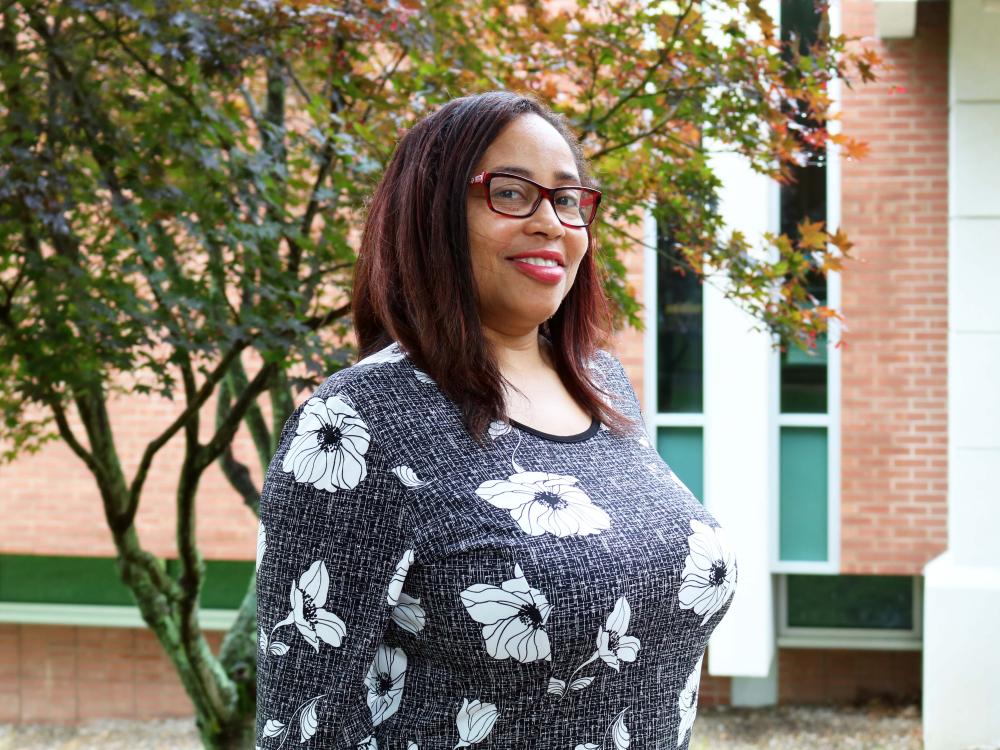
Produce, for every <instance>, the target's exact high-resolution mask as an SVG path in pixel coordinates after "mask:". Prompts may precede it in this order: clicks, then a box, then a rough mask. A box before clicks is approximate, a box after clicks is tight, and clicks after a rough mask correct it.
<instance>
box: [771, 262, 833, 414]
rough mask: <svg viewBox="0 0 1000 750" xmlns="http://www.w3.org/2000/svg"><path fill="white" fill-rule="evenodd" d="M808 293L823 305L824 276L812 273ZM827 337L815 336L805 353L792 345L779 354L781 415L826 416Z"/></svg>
mask: <svg viewBox="0 0 1000 750" xmlns="http://www.w3.org/2000/svg"><path fill="white" fill-rule="evenodd" d="M807 288H808V290H809V293H810V294H811V295H813V296H814V297H815V298H816V299H817V300H818V304H820V305H824V304H826V300H827V296H826V277H825V276H823V275H822V274H813V275H812V276H811V278H810V282H809V284H808V287H807ZM826 376H827V335H826V334H825V333H824V334H823V335H821V336H817V337H816V348H815V349H814V350H813V351H812V352H811V353H807V352H804V351H802V350H801V349H799V348H798V347H797V346H795V345H794V344H789V346H788V350H787V351H785V352H782V354H781V411H782V413H784V414H792V413H796V414H802V413H808V414H826V412H827V409H828V408H829V406H828V403H827V401H828V398H827V386H826Z"/></svg>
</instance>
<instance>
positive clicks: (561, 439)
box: [510, 419, 601, 443]
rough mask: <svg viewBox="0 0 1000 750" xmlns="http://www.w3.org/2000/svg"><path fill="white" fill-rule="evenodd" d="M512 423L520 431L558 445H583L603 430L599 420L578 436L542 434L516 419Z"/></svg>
mask: <svg viewBox="0 0 1000 750" xmlns="http://www.w3.org/2000/svg"><path fill="white" fill-rule="evenodd" d="M510 423H511V424H512V425H513V426H514V427H517V428H518V429H519V430H524V431H525V432H529V433H531V434H532V435H534V436H536V437H540V438H542V439H543V440H552V441H553V442H556V443H581V442H583V441H584V440H587V439H588V438H591V437H593V436H594V435H595V434H597V431H598V430H600V429H601V423H600V421H599V420H597V419H592V420H591V422H590V427H588V428H587V429H586V430H584V431H583V432H578V433H577V434H576V435H553V434H552V433H551V432H542V431H541V430H536V429H535V428H534V427H529V426H528V425H526V424H524V423H522V422H518V421H517V420H516V419H511V420H510Z"/></svg>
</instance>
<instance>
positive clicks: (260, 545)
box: [254, 521, 267, 570]
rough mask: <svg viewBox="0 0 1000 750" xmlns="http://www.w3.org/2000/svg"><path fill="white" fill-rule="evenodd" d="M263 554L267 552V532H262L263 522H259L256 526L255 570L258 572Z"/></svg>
mask: <svg viewBox="0 0 1000 750" xmlns="http://www.w3.org/2000/svg"><path fill="white" fill-rule="evenodd" d="M265 552H267V532H266V531H265V530H264V522H263V521H261V522H260V524H259V525H258V526H257V565H256V567H255V568H254V569H255V570H260V562H261V560H263V559H264V553H265Z"/></svg>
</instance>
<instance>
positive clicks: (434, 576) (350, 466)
mask: <svg viewBox="0 0 1000 750" xmlns="http://www.w3.org/2000/svg"><path fill="white" fill-rule="evenodd" d="M590 369H591V374H592V377H593V380H594V382H595V384H596V385H598V386H599V387H601V388H603V389H604V390H605V391H608V392H610V393H611V394H612V396H613V398H614V399H615V401H614V403H615V406H616V407H617V408H618V409H620V410H622V411H623V412H624V413H626V414H628V415H629V416H631V417H635V418H636V419H637V420H639V421H638V423H637V425H636V427H635V429H634V431H633V433H632V434H630V435H628V436H626V437H615V436H614V435H613V434H612V433H611V432H610V431H609V430H607V429H605V428H604V426H603V425H602V424H600V423H599V422H597V421H596V420H595V421H594V423H593V424H592V425H591V427H590V429H588V430H587V431H585V432H584V433H581V434H579V435H575V436H565V437H562V436H553V435H546V434H545V433H541V432H538V431H537V430H533V429H531V428H529V427H527V426H524V425H520V424H519V423H517V422H514V421H512V422H511V423H506V422H501V421H497V422H494V423H493V424H492V425H491V427H490V437H491V444H490V445H489V446H488V447H487V448H485V449H484V448H483V447H482V446H480V445H478V444H476V443H475V441H473V440H472V438H471V437H470V436H469V435H468V434H467V433H466V431H465V428H464V426H463V424H462V421H461V417H460V413H459V411H458V409H457V407H456V406H455V404H454V403H453V402H452V401H450V400H449V399H448V398H446V397H445V396H444V395H443V394H442V393H441V392H440V391H439V390H438V389H437V387H436V385H435V384H434V381H433V380H432V379H431V378H430V377H429V376H428V375H427V374H426V373H424V372H422V371H421V370H419V369H417V368H416V367H415V366H414V365H413V363H412V362H411V361H410V360H409V358H407V356H406V355H405V353H404V352H403V351H402V349H401V348H400V347H399V345H398V344H392V345H390V346H388V347H386V348H385V349H383V350H382V351H380V352H378V353H376V354H373V355H372V356H370V357H367V358H366V359H364V360H362V361H361V362H359V363H358V364H356V365H354V366H353V367H350V368H347V369H345V370H342V371H340V372H338V373H336V374H335V375H333V376H332V377H330V378H329V379H328V380H327V381H326V382H325V383H324V384H323V385H322V386H321V387H320V388H319V389H318V390H317V391H316V392H315V393H314V394H313V396H312V397H311V398H309V400H307V401H306V402H305V403H304V404H302V405H301V406H299V407H298V409H297V410H296V411H295V413H294V414H292V415H291V417H290V418H289V419H288V421H287V423H286V425H285V429H284V431H283V433H282V435H281V441H280V446H279V448H278V451H277V453H276V455H275V456H274V459H273V460H272V461H271V465H270V467H269V468H268V471H267V476H266V479H265V482H264V490H263V494H262V497H261V514H260V515H261V522H260V530H259V535H258V544H257V621H258V625H259V644H258V646H259V651H258V664H259V666H258V673H257V747H258V748H259V749H260V750H279V749H281V748H291V747H304V748H307V749H308V750H318V749H319V748H345V749H347V748H350V749H352V750H353V748H363V749H365V750H376V749H378V748H383V749H389V750H455V749H456V748H463V747H471V748H473V749H474V750H488V749H489V750H500V749H501V748H502V749H503V750H623V749H624V748H630V747H631V748H642V749H643V750H651V749H653V748H662V749H664V750H666V749H668V748H669V749H670V750H673V749H674V748H687V747H688V744H689V742H690V736H691V728H692V724H693V722H694V718H695V712H696V710H697V705H698V685H699V680H700V677H701V668H702V658H703V655H704V651H705V646H706V643H707V641H708V637H709V635H710V634H711V632H712V630H713V629H714V628H715V627H716V625H718V623H719V621H720V620H721V618H722V617H723V615H724V614H725V612H726V610H727V609H728V607H729V606H730V603H731V601H732V597H733V593H734V590H735V586H736V561H735V560H734V558H733V553H732V551H731V549H730V547H729V546H728V544H727V542H726V536H725V534H724V532H723V531H722V529H721V528H719V526H718V524H717V523H716V521H715V519H713V518H712V516H711V515H710V514H709V513H708V512H707V511H706V510H705V509H704V507H702V505H701V504H700V503H699V502H698V500H697V499H696V498H695V497H694V496H693V495H692V494H691V493H690V492H689V491H688V489H687V487H685V486H684V484H683V483H682V482H681V481H680V480H679V479H678V478H677V476H676V475H675V474H674V473H673V472H672V471H671V469H670V468H669V467H668V466H667V465H666V464H665V463H664V462H663V461H662V459H661V458H660V456H659V455H658V453H657V452H656V450H655V449H654V448H653V447H652V446H651V445H650V443H649V441H648V440H647V439H646V437H645V434H644V431H643V429H642V427H641V426H639V425H641V424H642V422H641V419H642V416H641V413H640V407H639V403H638V400H637V399H636V396H635V392H634V391H633V389H632V386H631V385H630V383H629V380H628V377H627V376H626V374H625V371H624V369H623V368H622V365H621V363H620V362H619V361H618V360H617V359H616V358H615V357H614V356H613V355H611V354H609V353H608V352H606V351H603V350H600V351H598V352H597V354H596V355H595V358H594V360H593V361H592V362H591V363H590Z"/></svg>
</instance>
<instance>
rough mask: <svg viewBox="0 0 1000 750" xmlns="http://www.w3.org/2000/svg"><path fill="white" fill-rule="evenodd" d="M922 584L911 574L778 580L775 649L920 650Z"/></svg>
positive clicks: (815, 576)
mask: <svg viewBox="0 0 1000 750" xmlns="http://www.w3.org/2000/svg"><path fill="white" fill-rule="evenodd" d="M920 584H921V581H920V579H919V578H917V577H911V576H868V575H863V576H862V575H840V576H828V575H784V576H781V589H780V591H781V593H780V598H779V609H780V619H779V628H778V645H779V646H781V647H785V648H868V649H888V650H912V649H919V648H920V647H921V629H922V623H921V594H922V590H921V585H920Z"/></svg>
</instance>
